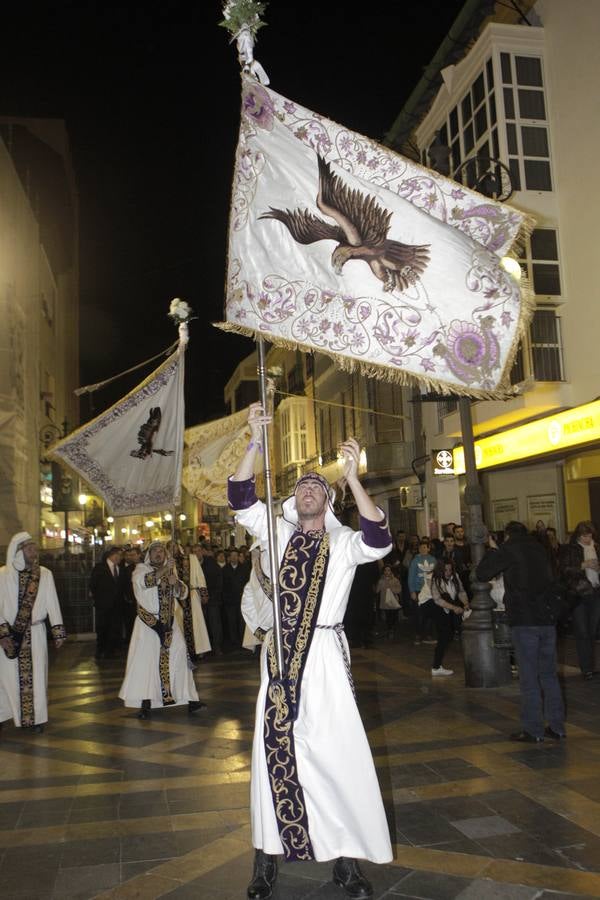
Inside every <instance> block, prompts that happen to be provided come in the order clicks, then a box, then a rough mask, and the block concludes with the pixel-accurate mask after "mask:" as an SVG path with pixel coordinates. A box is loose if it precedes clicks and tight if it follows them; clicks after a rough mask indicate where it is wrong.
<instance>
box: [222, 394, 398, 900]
mask: <svg viewBox="0 0 600 900" xmlns="http://www.w3.org/2000/svg"><path fill="white" fill-rule="evenodd" d="M248 421H249V424H250V427H251V431H252V440H251V442H250V444H249V446H248V450H247V452H246V456H245V457H244V459H243V460H242V461H241V463H240V465H239V466H238V469H237V471H236V473H235V475H234V476H233V477H232V478H230V480H229V504H230V506H231V507H232V509H233V510H234V511H235V516H236V521H237V523H238V524H239V525H243V526H244V527H245V528H246V530H247V531H249V532H250V533H251V534H252V535H254V536H255V538H256V539H257V540H258V541H259V542H260V544H261V547H263V548H264V547H265V546H266V542H267V539H268V533H267V514H266V508H265V505H264V503H262V502H261V501H260V500H258V499H257V497H256V494H255V490H254V478H253V477H252V474H253V471H254V462H255V455H256V449H257V446H258V445H259V444H260V441H261V431H260V428H261V426H262V424H264V423H265V422H268V421H270V418H269V417H268V416H265V415H264V414H263V413H262V408H261V407H260V404H253V406H251V407H250V412H249V419H248ZM342 451H343V452H344V455H345V458H346V464H345V472H344V474H345V477H346V481H347V484H348V487H349V488H350V490H351V491H352V494H353V496H354V499H355V502H356V505H357V509H358V512H359V515H360V530H359V531H353V530H352V529H351V528H348V527H345V526H343V525H341V524H340V522H339V521H338V520H337V518H336V517H335V514H334V512H333V509H332V506H331V495H330V488H329V485H328V483H327V482H326V481H325V479H324V478H322V477H321V476H320V475H318V474H316V473H308V474H307V475H304V476H303V477H302V478H301V479H300V480H299V481H298V483H297V485H296V489H295V492H294V495H293V496H292V497H290V498H288V499H287V500H286V501H285V502H284V503H283V514H282V515H281V516H280V517H278V518H277V520H276V543H277V551H278V554H279V559H278V563H279V594H280V606H281V628H282V645H283V657H284V665H285V677H284V678H283V679H282V678H280V677H279V673H278V670H277V664H276V655H275V650H274V642H273V632H272V625H273V609H272V605H271V604H270V601H267V602H264V601H263V600H261V599H260V597H259V598H258V601H256V600H255V602H254V603H250V602H246V603H244V604H243V611H244V615H245V618H246V622H247V624H248V627H249V629H251V630H252V631H253V632H254V633H255V635H256V636H257V637H259V638H263V637H264V642H263V647H262V654H261V686H260V691H259V695H258V701H257V705H256V723H255V732H254V744H253V751H252V779H251V804H250V805H251V822H252V838H253V844H254V847H255V849H256V857H255V868H254V877H253V879H252V881H251V883H250V885H249V887H248V897H249V898H255V900H264V898H267V897H270V896H271V893H272V885H273V883H274V881H275V878H276V874H277V865H276V856H277V855H280V854H284V855H285V858H286V859H288V860H311V859H314V860H318V861H324V860H335V865H334V869H333V879H334V881H335V882H336V883H337V884H339V885H340V886H342V887H343V888H344V890H345V892H346V895H347V896H349V897H355V898H366V897H370V896H372V888H371V886H370V884H369V882H368V881H367V880H366V878H364V876H363V875H362V873H361V871H360V868H359V867H358V865H357V863H356V859H357V858H361V859H369V860H371V861H373V862H378V863H386V862H389V861H390V860H391V859H392V850H391V844H390V837H389V831H388V826H387V821H386V816H385V812H384V808H383V803H382V799H381V792H380V788H379V784H378V781H377V775H376V772H375V767H374V764H373V759H372V755H371V751H370V748H369V744H368V742H367V737H366V734H365V730H364V727H363V724H362V721H361V718H360V714H359V712H358V708H357V705H356V700H355V696H354V686H353V683H352V676H351V673H350V656H349V649H348V643H347V641H346V637H345V635H344V633H343V625H342V622H343V618H344V612H345V610H346V604H347V600H348V594H349V591H350V587H351V584H352V579H353V576H354V571H355V569H356V566H357V565H359V564H361V563H367V562H371V561H373V560H377V559H381V558H383V557H384V556H385V555H386V553H388V552H389V550H390V547H391V543H392V539H391V536H390V532H389V529H388V526H387V522H386V520H385V516H384V514H383V512H382V511H381V510H380V509H378V508H377V507H376V506H375V505H374V504H373V502H372V500H371V499H370V498H369V496H368V495H367V494H366V492H365V490H364V488H363V487H362V485H361V484H360V481H359V479H358V462H359V447H358V444H357V443H356V442H355V441H354V440H353V439H349V440H348V441H346V442H345V443H344V444H342ZM264 569H265V563H264V562H263V564H262V571H263V572H264ZM255 575H256V577H257V579H258V581H259V582H262V583H261V587H262V589H263V590H264V591H266V592H267V594H268V590H269V588H268V580H267V579H264V578H261V568H256V569H255Z"/></svg>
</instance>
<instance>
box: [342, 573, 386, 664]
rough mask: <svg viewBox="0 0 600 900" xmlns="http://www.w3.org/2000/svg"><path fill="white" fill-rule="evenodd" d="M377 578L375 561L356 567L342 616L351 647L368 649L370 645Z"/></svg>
mask: <svg viewBox="0 0 600 900" xmlns="http://www.w3.org/2000/svg"><path fill="white" fill-rule="evenodd" d="M378 578H379V566H378V564H377V563H376V562H368V563H362V564H361V565H359V566H357V567H356V571H355V573H354V578H353V580H352V587H351V588H350V595H349V597H348V606H347V608H346V614H345V616H344V626H345V628H346V633H347V635H348V641H349V643H350V646H351V647H365V648H366V649H369V647H371V646H372V629H373V620H374V614H375V606H374V602H375V585H376V584H377V580H378Z"/></svg>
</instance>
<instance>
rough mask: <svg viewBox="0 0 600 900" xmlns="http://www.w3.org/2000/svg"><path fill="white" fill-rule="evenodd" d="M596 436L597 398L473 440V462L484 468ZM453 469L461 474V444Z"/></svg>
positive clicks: (599, 421) (599, 420) (599, 434)
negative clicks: (582, 404) (591, 401)
mask: <svg viewBox="0 0 600 900" xmlns="http://www.w3.org/2000/svg"><path fill="white" fill-rule="evenodd" d="M598 440H600V400H594V402H593V403H586V404H585V405H584V406H576V407H575V408H574V409H567V410H565V412H561V413H557V414H556V415H555V416H547V417H546V418H544V419H537V421H535V422H528V423H527V425H519V426H518V427H517V428H509V429H507V430H506V431H501V432H500V433H499V434H494V435H491V436H490V437H486V438H482V439H481V440H479V441H476V442H475V462H476V464H477V468H478V469H487V468H489V467H490V466H501V465H504V464H505V463H509V462H516V461H517V460H520V459H528V458H529V457H531V456H539V455H540V454H543V453H553V452H556V451H557V450H567V449H569V448H570V447H577V446H579V445H580V444H587V443H589V442H590V441H598ZM454 471H455V473H456V474H457V475H462V474H463V472H464V471H465V455H464V451H463V448H462V447H456V448H455V449H454Z"/></svg>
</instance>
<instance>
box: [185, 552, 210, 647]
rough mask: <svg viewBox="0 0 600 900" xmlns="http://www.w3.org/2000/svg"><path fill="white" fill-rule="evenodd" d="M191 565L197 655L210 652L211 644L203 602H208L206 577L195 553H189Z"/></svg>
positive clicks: (191, 602)
mask: <svg viewBox="0 0 600 900" xmlns="http://www.w3.org/2000/svg"><path fill="white" fill-rule="evenodd" d="M188 558H189V566H190V607H191V611H192V626H193V634H194V649H195V651H196V656H203V655H204V654H205V653H210V650H211V645H210V638H209V636H208V628H207V627H206V620H205V618H204V610H203V609H202V606H203V604H206V603H207V602H208V591H207V590H206V578H205V577H204V572H203V571H202V566H201V565H200V560H199V559H198V557H197V556H196V554H195V553H193V552H191V553H190V555H189V557H188Z"/></svg>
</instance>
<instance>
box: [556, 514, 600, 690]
mask: <svg viewBox="0 0 600 900" xmlns="http://www.w3.org/2000/svg"><path fill="white" fill-rule="evenodd" d="M559 567H560V572H561V575H562V578H563V580H564V583H565V585H566V588H567V592H568V598H569V605H570V606H571V610H572V617H573V632H574V634H575V646H576V647H577V657H578V659H579V665H580V667H581V672H582V675H583V677H584V678H585V679H586V680H588V681H590V680H591V679H592V678H593V676H594V643H595V639H596V635H597V632H598V626H599V625H600V546H599V545H598V537H597V534H596V529H595V528H594V526H593V524H592V523H591V522H579V524H578V525H577V526H576V528H575V531H574V532H573V534H572V535H571V539H570V541H569V543H568V544H564V545H563V546H562V547H561V549H560V557H559Z"/></svg>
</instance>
